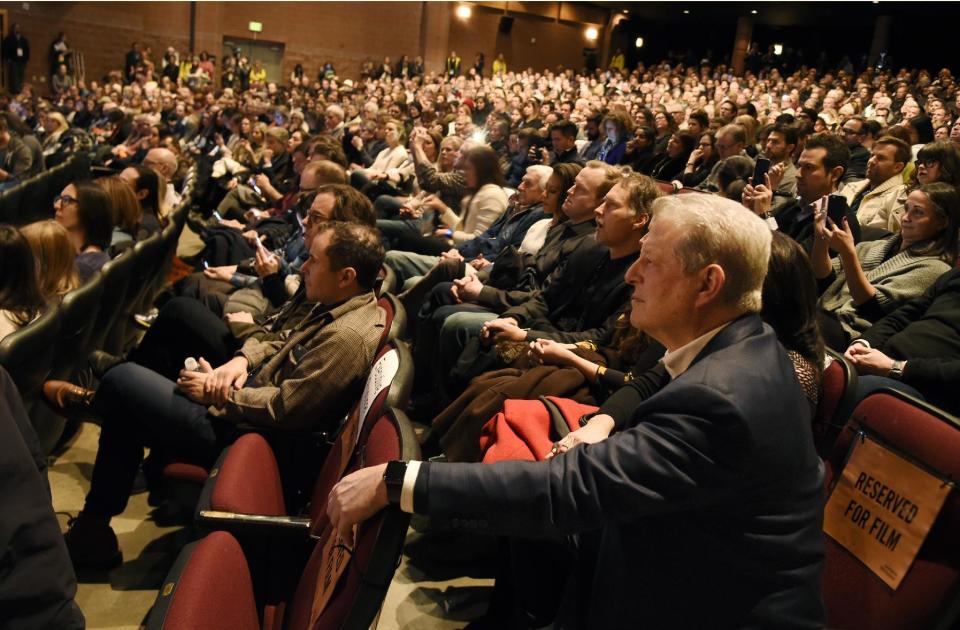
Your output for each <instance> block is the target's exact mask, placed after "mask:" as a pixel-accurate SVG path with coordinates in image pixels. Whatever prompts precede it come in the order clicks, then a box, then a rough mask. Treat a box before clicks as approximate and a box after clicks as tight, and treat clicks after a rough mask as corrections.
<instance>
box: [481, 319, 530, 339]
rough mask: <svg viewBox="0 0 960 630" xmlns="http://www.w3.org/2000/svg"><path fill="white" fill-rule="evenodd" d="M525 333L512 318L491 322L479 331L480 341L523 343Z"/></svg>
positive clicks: (525, 336)
mask: <svg viewBox="0 0 960 630" xmlns="http://www.w3.org/2000/svg"><path fill="white" fill-rule="evenodd" d="M526 338H527V331H525V330H524V329H522V328H520V326H519V324H517V320H515V319H513V318H512V317H505V318H498V319H494V320H491V321H489V322H487V323H486V324H484V325H483V327H482V328H481V329H480V339H484V340H489V339H492V340H493V341H523V340H525V339H526Z"/></svg>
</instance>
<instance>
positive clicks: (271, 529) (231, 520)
mask: <svg viewBox="0 0 960 630" xmlns="http://www.w3.org/2000/svg"><path fill="white" fill-rule="evenodd" d="M197 525H199V526H201V527H203V528H205V529H225V530H230V531H232V530H234V529H242V530H247V531H250V530H255V531H256V530H259V531H260V532H263V533H264V534H266V533H275V532H283V531H288V532H291V533H299V534H303V535H304V536H307V535H309V533H310V519H308V518H300V517H296V516H262V515H260V514H237V513H235V512H220V511H218V510H200V511H199V512H198V513H197Z"/></svg>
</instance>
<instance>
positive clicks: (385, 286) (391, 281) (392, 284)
mask: <svg viewBox="0 0 960 630" xmlns="http://www.w3.org/2000/svg"><path fill="white" fill-rule="evenodd" d="M378 278H379V279H380V288H379V290H378V291H377V295H383V294H385V293H396V291H397V272H396V271H394V270H393V269H391V268H390V267H388V266H387V265H383V266H382V267H380V273H379V275H378Z"/></svg>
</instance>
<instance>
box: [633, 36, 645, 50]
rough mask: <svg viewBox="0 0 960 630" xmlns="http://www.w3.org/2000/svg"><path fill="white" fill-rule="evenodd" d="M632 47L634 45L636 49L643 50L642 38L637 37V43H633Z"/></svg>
mask: <svg viewBox="0 0 960 630" xmlns="http://www.w3.org/2000/svg"><path fill="white" fill-rule="evenodd" d="M634 45H635V46H636V47H637V48H643V38H642V37H638V38H637V41H635V42H634Z"/></svg>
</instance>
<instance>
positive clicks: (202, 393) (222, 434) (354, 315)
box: [65, 221, 386, 568]
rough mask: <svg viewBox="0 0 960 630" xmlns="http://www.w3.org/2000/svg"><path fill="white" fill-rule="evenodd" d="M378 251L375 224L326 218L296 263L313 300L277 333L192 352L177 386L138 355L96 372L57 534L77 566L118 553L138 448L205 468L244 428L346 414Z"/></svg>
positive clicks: (365, 347) (325, 421) (369, 321)
mask: <svg viewBox="0 0 960 630" xmlns="http://www.w3.org/2000/svg"><path fill="white" fill-rule="evenodd" d="M383 256H384V254H383V247H382V246H381V245H380V239H379V234H378V233H377V232H376V230H374V229H373V228H371V227H369V226H365V225H359V224H354V223H344V222H339V221H331V222H329V223H326V224H324V225H323V226H322V227H321V228H320V229H319V231H318V233H317V234H316V236H315V237H314V239H313V241H312V243H311V246H310V258H309V259H308V260H307V262H306V263H304V265H303V275H304V286H305V289H306V294H307V299H308V300H310V301H311V302H316V303H317V306H316V307H314V309H313V310H312V311H311V312H310V313H309V315H307V316H306V317H305V318H304V319H303V321H301V322H300V323H299V324H298V325H297V326H296V327H294V328H293V329H291V330H288V331H285V332H284V333H283V334H282V335H281V336H280V337H279V338H278V339H275V340H270V341H258V340H256V339H250V340H248V341H247V342H246V343H245V344H244V346H243V347H242V348H241V349H240V351H239V352H238V353H237V355H236V356H235V357H234V358H233V359H231V360H230V361H228V362H227V363H225V364H224V365H222V366H220V367H218V368H216V369H213V367H212V366H210V365H209V363H207V362H206V361H205V360H203V358H201V359H200V369H199V370H198V371H194V372H188V371H186V370H184V371H183V372H181V373H180V378H179V379H178V380H177V382H176V383H174V382H173V381H170V380H168V379H166V378H164V377H163V376H161V375H159V374H157V373H156V372H152V371H151V370H148V369H147V368H145V367H143V366H140V365H137V364H136V363H123V364H121V365H118V366H116V367H115V368H113V369H111V370H110V371H109V372H107V373H106V374H105V375H104V378H103V381H102V382H101V385H100V388H99V390H98V391H97V393H96V397H95V398H94V399H93V403H92V410H93V411H94V412H95V413H97V414H99V415H100V416H101V417H102V418H103V428H102V432H101V435H100V448H99V450H98V452H97V458H96V462H95V464H94V469H93V477H92V479H91V483H90V492H89V493H88V494H87V499H86V503H85V505H84V509H83V512H81V514H80V516H79V517H78V518H77V519H76V520H75V521H74V522H73V525H72V527H71V529H70V531H69V532H67V533H66V535H65V536H66V542H67V549H68V550H69V551H70V555H71V557H72V559H73V562H74V565H75V566H87V567H91V568H107V567H110V566H113V565H115V564H116V563H118V562H119V561H120V560H121V558H122V556H121V553H120V548H119V545H118V543H117V538H116V535H115V534H114V532H113V530H112V529H111V528H110V518H111V517H112V516H115V515H118V514H120V513H121V512H123V510H124V509H125V507H126V504H127V499H128V497H129V495H130V490H131V488H132V486H133V480H134V477H135V475H136V473H137V468H138V467H139V465H140V461H141V459H142V458H143V449H144V447H150V448H160V449H164V450H165V451H173V452H175V453H177V455H179V456H181V457H185V458H187V459H188V460H189V461H195V462H197V463H198V464H201V465H204V466H209V465H211V464H212V463H213V461H214V460H215V459H216V457H217V455H218V454H219V452H220V450H221V449H222V448H223V447H224V446H225V445H226V444H229V443H230V442H232V441H234V440H235V439H236V438H237V437H238V436H239V435H241V434H242V433H243V432H244V430H245V429H244V427H243V425H266V426H272V427H277V428H280V429H310V428H317V427H328V426H331V423H336V422H337V421H338V420H339V419H340V418H341V417H342V416H343V414H344V413H345V412H346V410H347V409H348V408H349V406H350V404H351V403H352V402H353V401H354V400H355V399H356V397H357V396H359V394H360V391H361V388H362V386H363V380H364V379H365V378H366V374H367V372H368V371H369V369H370V366H371V365H372V363H373V357H374V355H375V353H376V351H377V347H378V345H379V343H380V338H381V336H382V333H383V330H384V325H385V319H386V317H385V314H384V312H383V310H382V309H380V308H379V307H378V306H377V299H376V296H375V295H374V294H373V291H372V287H373V282H374V280H375V279H376V276H377V273H378V271H379V269H380V266H381V265H382V264H383ZM248 376H249V377H251V378H249V382H248ZM333 426H335V425H333Z"/></svg>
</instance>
